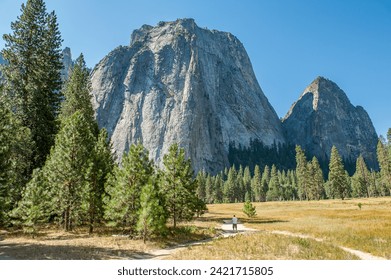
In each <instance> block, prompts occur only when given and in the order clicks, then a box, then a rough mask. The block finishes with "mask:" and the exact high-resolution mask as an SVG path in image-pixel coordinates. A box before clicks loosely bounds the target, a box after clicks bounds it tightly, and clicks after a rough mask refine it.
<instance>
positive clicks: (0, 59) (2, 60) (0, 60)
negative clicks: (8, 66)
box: [0, 53, 5, 64]
mask: <svg viewBox="0 0 391 280" xmlns="http://www.w3.org/2000/svg"><path fill="white" fill-rule="evenodd" d="M0 64H5V60H4V58H3V56H2V55H1V53H0Z"/></svg>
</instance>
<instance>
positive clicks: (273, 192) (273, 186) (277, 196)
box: [266, 164, 282, 201]
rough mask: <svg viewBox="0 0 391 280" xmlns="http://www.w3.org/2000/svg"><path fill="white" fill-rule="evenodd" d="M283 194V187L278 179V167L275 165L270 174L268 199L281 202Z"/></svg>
mask: <svg viewBox="0 0 391 280" xmlns="http://www.w3.org/2000/svg"><path fill="white" fill-rule="evenodd" d="M281 196H282V192H281V185H280V181H279V179H278V171H277V168H276V166H275V165H274V164H273V166H272V170H271V173H270V182H269V190H268V191H267V194H266V198H267V200H268V201H273V200H281Z"/></svg>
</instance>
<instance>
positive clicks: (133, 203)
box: [105, 144, 154, 234]
mask: <svg viewBox="0 0 391 280" xmlns="http://www.w3.org/2000/svg"><path fill="white" fill-rule="evenodd" d="M148 156H149V153H148V151H147V150H146V149H145V148H144V147H143V146H142V145H141V144H137V145H134V144H133V145H131V146H130V149H129V152H128V153H127V154H124V155H123V157H122V162H121V166H116V167H115V168H114V170H113V175H111V176H109V179H108V181H107V183H106V185H105V190H106V193H107V197H106V198H105V203H106V208H105V217H106V219H108V220H110V221H112V222H113V223H114V224H115V225H122V226H124V227H129V228H130V233H131V234H133V233H134V232H135V231H136V225H137V220H138V216H139V211H140V207H141V205H140V194H141V191H142V189H143V188H144V187H145V186H146V185H147V184H148V183H149V182H150V180H151V178H152V176H153V174H154V168H153V164H152V162H151V161H150V160H149V158H148Z"/></svg>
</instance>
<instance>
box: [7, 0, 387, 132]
mask: <svg viewBox="0 0 391 280" xmlns="http://www.w3.org/2000/svg"><path fill="white" fill-rule="evenodd" d="M23 2H25V1H22V0H0V34H4V33H9V32H10V23H11V21H14V20H15V19H16V17H17V16H18V15H19V14H20V5H21V3H23ZM46 5H47V8H48V11H52V10H55V11H56V14H57V16H58V20H59V24H60V31H61V33H62V38H63V40H64V47H65V46H69V47H70V48H71V49H72V53H73V56H74V57H76V56H78V54H80V52H83V53H84V55H85V58H86V61H87V64H88V65H89V66H90V67H93V66H94V65H95V64H96V63H97V62H99V60H100V59H102V58H103V57H104V56H105V55H106V54H107V53H108V52H109V51H111V50H112V49H114V48H115V47H117V46H119V45H128V44H129V40H130V34H131V32H132V31H133V30H134V29H137V28H139V27H140V26H141V25H143V24H150V25H156V24H157V23H158V22H159V21H172V20H176V19H177V18H185V17H186V18H187V17H191V18H194V19H195V20H196V23H197V24H198V25H199V26H200V27H208V28H209V29H217V30H221V31H228V32H231V33H232V34H234V35H235V36H236V37H238V38H239V40H240V41H241V42H242V43H243V44H244V46H245V48H246V50H247V52H248V55H249V57H250V59H251V62H252V65H253V68H254V71H255V74H256V76H257V79H258V82H259V84H260V85H261V87H262V89H263V91H264V93H265V94H266V96H267V97H268V99H269V101H270V103H271V104H272V105H273V107H274V108H275V110H276V112H277V114H278V115H279V116H280V117H283V116H284V115H285V114H286V112H287V111H288V109H289V107H290V106H291V104H292V103H293V102H294V101H296V100H297V98H298V96H299V95H300V94H301V92H302V91H303V90H304V88H305V87H306V86H307V85H308V84H309V83H310V82H311V81H312V80H313V79H314V78H316V77H317V76H324V77H326V78H329V79H331V80H333V81H334V82H336V83H337V84H338V85H339V86H340V87H341V88H342V89H343V90H344V91H345V92H346V93H347V95H348V97H349V99H350V101H351V102H352V103H353V105H361V106H363V107H364V108H365V109H366V110H367V112H368V113H369V115H370V117H371V118H372V121H373V123H374V125H375V128H376V130H377V132H378V134H383V135H385V134H386V131H387V129H388V128H389V127H391V87H390V83H391V0H366V1H354V0H343V1H340V0H327V1H326V0H324V1H314V0H304V1H302V0H295V1H294V0H286V1H282V0H280V1H279V0H273V1H272V0H258V1H257V0H253V1H250V0H241V1H236V0H197V1H189V0H173V1H169V0H167V1H162V0H153V1H152V0H150V1H148V0H137V1H136V0H111V1H97V0H95V1H93V0H67V1H60V0H46ZM3 47H4V42H3V40H2V39H0V49H1V48H3Z"/></svg>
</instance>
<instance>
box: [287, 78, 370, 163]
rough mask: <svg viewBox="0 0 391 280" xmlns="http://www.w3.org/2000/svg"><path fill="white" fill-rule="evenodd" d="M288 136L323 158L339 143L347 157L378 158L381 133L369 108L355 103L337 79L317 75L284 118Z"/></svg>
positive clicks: (340, 149) (368, 160)
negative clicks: (338, 84) (374, 123)
mask: <svg viewBox="0 0 391 280" xmlns="http://www.w3.org/2000/svg"><path fill="white" fill-rule="evenodd" d="M283 127H284V130H285V133H286V138H287V139H289V141H290V142H291V143H293V144H297V145H300V146H301V147H302V148H304V149H305V150H306V151H307V152H308V153H309V154H311V155H315V156H317V157H318V158H319V159H322V160H324V159H328V158H329V157H330V152H331V148H332V146H333V145H335V146H336V147H337V149H338V151H339V153H340V154H341V156H343V157H344V158H345V159H350V160H356V158H357V157H358V156H359V155H360V154H362V155H363V157H364V158H365V159H366V162H367V164H368V165H369V166H374V165H375V162H376V144H377V134H376V131H375V128H374V127H373V124H372V122H371V119H370V118H369V116H368V114H367V112H366V111H365V110H364V109H363V108H362V107H361V106H357V107H355V106H353V105H352V104H351V103H350V101H349V99H348V97H347V96H346V94H345V92H344V91H343V90H341V89H340V88H339V87H338V86H337V85H336V84H335V83H334V82H332V81H330V80H327V79H325V78H323V77H318V78H316V79H315V80H314V81H313V82H312V83H311V84H310V85H309V86H308V87H307V88H306V89H305V90H304V92H303V94H302V95H301V96H300V98H299V100H298V101H297V102H295V103H294V104H293V105H292V107H291V108H290V110H289V112H288V114H287V115H286V116H285V118H284V119H283Z"/></svg>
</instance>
